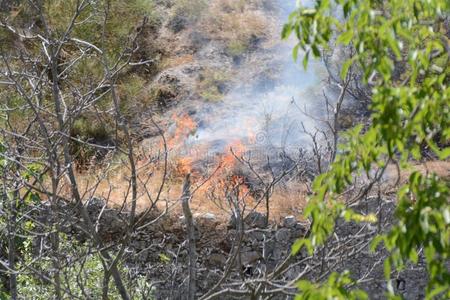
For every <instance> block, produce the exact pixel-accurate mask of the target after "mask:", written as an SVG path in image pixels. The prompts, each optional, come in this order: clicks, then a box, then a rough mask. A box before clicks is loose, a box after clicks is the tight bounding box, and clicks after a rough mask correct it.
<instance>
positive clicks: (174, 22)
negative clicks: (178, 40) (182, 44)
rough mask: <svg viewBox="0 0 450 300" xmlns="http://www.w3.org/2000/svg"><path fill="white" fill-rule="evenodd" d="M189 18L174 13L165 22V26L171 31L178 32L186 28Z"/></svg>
mask: <svg viewBox="0 0 450 300" xmlns="http://www.w3.org/2000/svg"><path fill="white" fill-rule="evenodd" d="M188 23H189V20H188V18H187V17H186V16H184V15H182V14H176V15H175V16H174V17H173V18H172V19H171V20H170V21H169V22H168V24H167V27H169V28H170V30H172V31H173V33H178V32H180V31H182V30H184V29H185V28H186V26H187V25H188Z"/></svg>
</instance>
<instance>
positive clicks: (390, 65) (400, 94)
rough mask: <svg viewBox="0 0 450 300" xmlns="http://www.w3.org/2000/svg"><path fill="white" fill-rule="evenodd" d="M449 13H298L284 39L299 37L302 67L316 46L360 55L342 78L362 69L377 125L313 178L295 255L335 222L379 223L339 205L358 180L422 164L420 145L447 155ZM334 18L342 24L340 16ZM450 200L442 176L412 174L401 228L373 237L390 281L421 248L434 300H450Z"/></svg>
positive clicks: (373, 6)
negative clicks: (393, 165)
mask: <svg viewBox="0 0 450 300" xmlns="http://www.w3.org/2000/svg"><path fill="white" fill-rule="evenodd" d="M449 9H450V7H449V2H448V1H446V0H430V1H418V0H393V1H383V2H380V1H372V0H362V1H355V0H336V1H319V0H317V1H315V2H314V5H313V6H309V7H303V6H299V7H298V8H297V9H296V11H294V12H293V13H292V14H291V16H290V17H289V21H288V23H287V24H286V25H285V27H284V29H283V32H282V35H283V37H284V38H287V37H288V36H289V35H291V34H295V36H296V37H297V39H298V44H297V46H296V47H295V49H294V51H293V52H294V54H293V55H294V58H295V59H297V58H298V54H299V50H300V49H302V50H303V51H304V52H305V56H304V59H303V65H304V66H305V67H306V66H307V64H308V60H309V57H310V56H311V55H313V56H315V57H319V56H320V55H321V50H320V49H323V48H327V47H328V45H329V43H330V42H331V40H332V39H333V38H334V37H336V43H337V44H338V45H339V46H348V47H353V48H354V50H355V51H354V52H355V54H354V56H352V57H351V58H349V59H348V60H347V61H346V62H344V64H343V66H342V70H341V76H342V77H343V78H344V77H345V76H346V75H347V73H348V71H349V69H350V67H354V68H358V69H361V70H362V71H363V72H364V77H363V80H364V82H365V83H366V84H370V85H371V86H372V87H373V88H372V95H373V96H372V104H371V111H372V118H371V119H372V123H371V124H370V127H369V128H367V129H365V130H364V131H363V130H362V127H356V128H354V129H352V130H350V131H348V132H347V133H346V135H345V136H344V137H343V139H344V141H345V143H343V144H342V145H340V151H339V153H340V154H339V155H338V156H337V157H336V160H335V162H334V163H333V164H332V166H331V167H330V169H329V171H328V172H327V173H325V174H322V175H320V176H318V177H317V178H316V180H315V183H314V190H315V196H314V197H313V198H312V199H311V200H310V202H309V204H308V206H307V208H306V210H305V215H306V216H307V217H309V218H311V219H312V221H313V222H312V227H311V236H310V237H309V238H308V239H307V240H301V241H299V242H297V243H296V244H295V245H294V249H293V251H294V253H296V252H298V251H299V250H300V249H301V248H302V247H306V248H308V250H309V251H311V252H312V251H313V250H314V248H316V247H317V246H319V245H321V244H323V243H324V242H325V241H326V240H327V238H328V237H329V235H330V234H331V233H332V232H333V230H334V224H335V220H336V218H338V217H346V219H347V220H349V219H352V220H358V221H374V219H373V216H360V215H358V214H356V213H354V212H352V211H349V210H348V209H347V208H346V207H345V206H344V205H342V203H340V202H338V201H337V196H338V195H339V194H341V193H342V192H344V190H345V189H346V188H347V187H348V186H349V185H351V184H352V180H353V178H354V176H358V175H360V174H361V173H368V172H369V171H370V170H371V169H373V167H374V166H378V167H383V166H385V165H386V164H387V163H389V162H390V161H392V160H400V163H401V165H407V162H408V160H409V159H410V158H411V157H413V158H415V159H421V157H422V153H421V149H422V147H423V145H426V146H427V147H428V148H429V149H431V151H432V152H433V153H434V154H435V155H436V156H437V157H439V158H440V159H446V158H448V157H449V154H450V148H449V147H446V146H442V145H437V144H436V138H435V137H437V136H439V138H440V140H441V141H444V144H445V142H448V141H449V140H450V129H449V128H450V126H449V125H450V124H449V123H450V105H449V103H450V87H449V86H448V83H449V79H450V78H449V74H450V64H449V54H448V51H447V50H446V43H448V39H447V37H446V36H445V34H444V32H445V31H446V30H445V26H448V25H445V23H444V19H445V16H446V15H447V16H448V14H449ZM338 11H339V12H341V13H342V15H343V17H339V18H338V17H336V15H337V13H336V12H338ZM447 29H448V28H447ZM447 47H448V45H447ZM398 64H401V65H402V66H403V68H402V74H401V76H398V75H396V73H395V72H394V71H395V66H396V65H398ZM448 195H449V185H448V183H445V182H442V179H438V178H436V177H425V176H421V175H419V174H418V173H414V174H413V175H412V176H411V178H410V181H409V184H408V185H407V186H405V187H403V188H402V189H400V191H399V193H398V197H399V201H400V203H399V206H398V208H397V211H396V216H397V218H398V224H396V225H395V226H394V227H393V228H392V229H391V231H390V232H389V233H388V234H386V235H385V236H378V237H376V238H375V240H376V241H378V242H379V241H380V240H383V241H384V244H385V246H386V248H387V249H388V250H389V251H390V253H391V255H390V258H389V259H388V260H387V261H386V275H387V278H388V279H389V277H388V275H389V274H390V268H391V267H395V269H397V270H400V269H401V268H402V267H403V266H404V264H405V262H406V261H408V260H409V261H411V262H413V263H415V262H417V256H418V254H417V251H418V248H419V247H420V246H423V247H424V248H425V256H426V260H427V267H428V272H429V284H428V289H427V295H428V296H427V297H428V298H433V297H435V296H436V295H438V294H440V295H442V294H443V295H445V296H444V298H449V297H450V292H449V290H450V280H449V277H448V271H446V269H445V266H444V263H445V261H446V260H447V259H448V258H449V249H450V248H449V241H450V233H449V231H450V229H449V209H450V208H449V202H448V199H449V197H448ZM390 293H391V296H392V293H393V291H392V290H390Z"/></svg>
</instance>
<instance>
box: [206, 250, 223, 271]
mask: <svg viewBox="0 0 450 300" xmlns="http://www.w3.org/2000/svg"><path fill="white" fill-rule="evenodd" d="M208 262H209V263H210V264H211V265H212V266H214V267H216V268H223V267H224V266H225V264H226V262H227V259H226V258H225V256H224V255H223V254H219V253H213V254H211V255H209V257H208Z"/></svg>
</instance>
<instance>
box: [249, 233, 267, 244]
mask: <svg viewBox="0 0 450 300" xmlns="http://www.w3.org/2000/svg"><path fill="white" fill-rule="evenodd" d="M248 239H249V240H250V241H253V240H256V241H259V242H260V241H262V240H264V233H262V232H261V231H251V232H249V234H248Z"/></svg>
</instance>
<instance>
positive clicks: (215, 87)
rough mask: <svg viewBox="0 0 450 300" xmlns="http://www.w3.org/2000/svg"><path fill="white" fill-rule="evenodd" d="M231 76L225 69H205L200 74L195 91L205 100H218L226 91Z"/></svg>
mask: <svg viewBox="0 0 450 300" xmlns="http://www.w3.org/2000/svg"><path fill="white" fill-rule="evenodd" d="M231 77H232V76H231V74H230V73H229V72H228V71H226V70H220V69H206V70H204V71H202V73H201V74H200V81H199V83H198V84H197V91H198V93H199V94H200V96H202V97H203V99H205V100H207V101H220V100H222V98H223V96H224V94H225V93H226V92H227V89H228V83H229V82H230V80H231Z"/></svg>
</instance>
